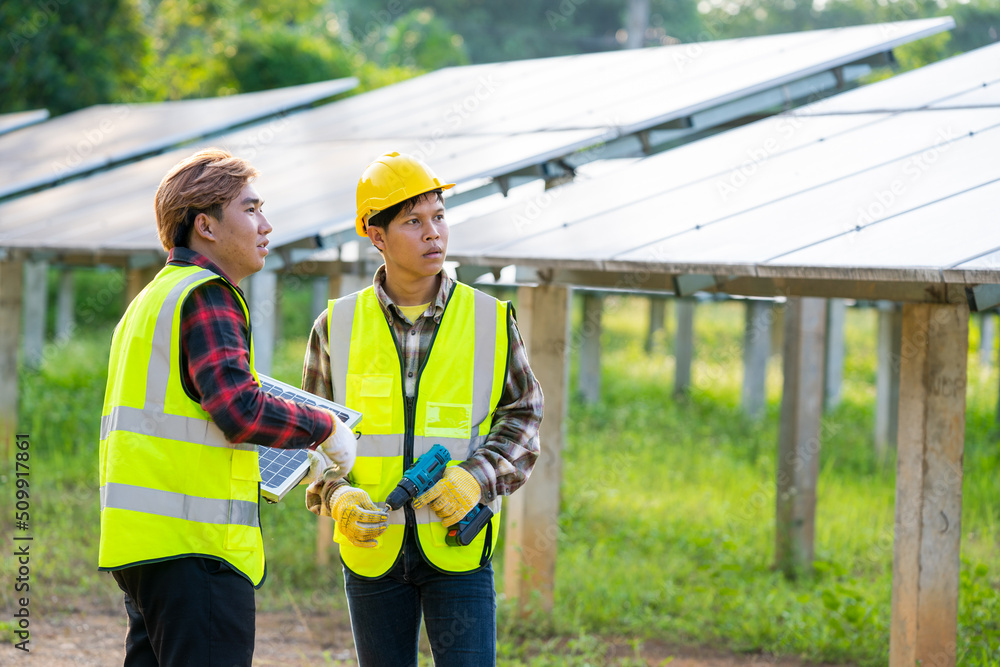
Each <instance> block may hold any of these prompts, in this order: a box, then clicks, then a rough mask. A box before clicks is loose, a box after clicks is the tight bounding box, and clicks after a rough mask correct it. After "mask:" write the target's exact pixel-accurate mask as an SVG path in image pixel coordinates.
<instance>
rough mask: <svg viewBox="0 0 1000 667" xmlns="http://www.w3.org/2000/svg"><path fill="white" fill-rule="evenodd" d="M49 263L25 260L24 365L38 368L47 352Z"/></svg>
mask: <svg viewBox="0 0 1000 667" xmlns="http://www.w3.org/2000/svg"><path fill="white" fill-rule="evenodd" d="M48 294H49V263H48V262H44V261H34V260H29V261H26V262H24V297H23V298H24V301H23V304H24V305H23V308H24V310H23V312H22V318H23V324H24V329H23V337H22V339H21V340H22V344H23V346H24V365H25V366H26V367H28V368H38V367H39V366H41V365H42V355H43V354H44V353H45V315H46V313H47V311H48V308H47V305H48Z"/></svg>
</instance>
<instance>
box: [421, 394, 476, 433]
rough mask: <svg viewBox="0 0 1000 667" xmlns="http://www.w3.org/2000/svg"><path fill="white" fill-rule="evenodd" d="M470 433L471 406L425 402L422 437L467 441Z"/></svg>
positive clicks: (466, 404)
mask: <svg viewBox="0 0 1000 667" xmlns="http://www.w3.org/2000/svg"><path fill="white" fill-rule="evenodd" d="M471 432H472V405H471V404H468V403H434V402H431V401H428V402H427V407H426V409H425V410H424V435H425V436H427V437H431V438H463V439H468V438H469V435H470V434H471Z"/></svg>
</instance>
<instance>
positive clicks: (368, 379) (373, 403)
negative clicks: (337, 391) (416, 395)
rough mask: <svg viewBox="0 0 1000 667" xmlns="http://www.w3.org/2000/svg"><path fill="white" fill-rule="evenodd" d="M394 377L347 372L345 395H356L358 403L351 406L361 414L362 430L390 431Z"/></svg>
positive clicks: (393, 402)
mask: <svg viewBox="0 0 1000 667" xmlns="http://www.w3.org/2000/svg"><path fill="white" fill-rule="evenodd" d="M395 383H396V382H395V377H394V376H392V375H362V374H359V373H348V375H347V395H348V396H357V397H358V405H357V406H353V405H352V406H351V407H353V408H355V409H357V410H359V411H360V412H361V413H362V414H363V415H364V417H363V420H362V423H361V429H362V431H365V432H368V433H391V432H392V427H393V405H394V404H395V401H394V400H393V399H394V397H395V396H396V394H397V393H398V392H393V385H394V384H395Z"/></svg>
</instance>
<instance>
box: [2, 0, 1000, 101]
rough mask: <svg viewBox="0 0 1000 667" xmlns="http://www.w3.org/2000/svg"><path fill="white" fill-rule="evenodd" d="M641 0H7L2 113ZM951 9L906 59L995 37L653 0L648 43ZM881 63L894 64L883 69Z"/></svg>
mask: <svg viewBox="0 0 1000 667" xmlns="http://www.w3.org/2000/svg"><path fill="white" fill-rule="evenodd" d="M629 6H630V2H629V0H509V1H507V2H495V1H493V0H426V1H425V2H414V1H413V0H383V1H382V2H379V3H370V2H367V1H366V0H281V1H280V2H279V1H277V0H269V1H268V2H264V3H261V2H258V1H256V0H87V1H84V0H31V1H30V2H29V0H2V2H0V30H2V34H3V35H4V42H3V46H2V47H0V57H2V67H0V90H3V92H4V95H3V96H2V97H0V112H5V111H18V110H23V109H30V108H37V107H45V108H48V109H49V110H50V112H52V113H53V114H58V113H63V112H66V111H70V110H73V109H77V108H81V107H85V106H89V105H92V104H98V103H103V102H120V101H142V100H150V101H154V100H167V99H184V98H190V97H206V96H217V95H227V94H233V93H239V92H248V91H255V90H263V89H269V88H275V87H282V86H291V85H296V84H302V83H310V82H314V81H321V80H325V79H332V78H338V77H343V76H350V75H353V76H357V77H359V78H360V79H361V87H360V90H368V89H371V88H375V87H378V86H381V85H385V84H387V83H392V82H395V81H398V80H401V79H405V78H408V77H411V76H414V75H415V74H418V73H420V72H423V71H429V70H433V69H437V68H440V67H445V66H452V65H462V64H466V63H469V62H472V63H482V62H496V61H503V60H519V59H524V58H538V57H544V56H557V55H567V54H574V53H584V52H591V51H603V50H612V49H619V48H622V46H623V43H624V42H625V37H626V34H627V32H626V31H627V26H628V24H629V21H628V16H627V14H628V11H629ZM942 15H952V16H954V18H955V21H956V24H957V25H956V28H955V30H953V31H952V32H951V37H950V39H949V37H948V36H938V37H935V38H932V39H925V40H921V41H919V42H916V43H914V44H912V45H904V46H902V47H899V48H897V49H896V53H897V56H898V59H899V61H900V63H901V64H902V65H903V67H904V68H907V67H916V66H920V65H923V64H926V63H928V62H932V61H934V60H937V59H939V58H943V57H946V56H949V55H952V54H954V53H959V52H963V51H967V50H970V49H973V48H977V47H979V46H983V45H984V44H988V43H990V42H995V41H997V39H998V33H1000V6H997V3H996V2H995V0H649V17H648V19H649V20H648V24H647V28H646V30H645V34H644V35H643V39H642V40H641V42H642V44H643V45H644V46H653V45H659V44H671V43H676V42H693V41H707V40H715V39H726V38H733V37H744V36H750V35H763V34H774V33H782V32H794V31H801V30H813V29H819V28H831V27H840V26H850V25H861V24H865V23H874V22H884V21H901V20H907V19H915V18H924V17H930V16H942ZM881 75H882V76H885V75H888V72H883V73H882V74H881Z"/></svg>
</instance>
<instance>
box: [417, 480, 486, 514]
mask: <svg viewBox="0 0 1000 667" xmlns="http://www.w3.org/2000/svg"><path fill="white" fill-rule="evenodd" d="M482 492H483V490H482V487H480V486H479V482H478V481H477V480H476V478H475V477H473V476H472V473H471V472H469V471H468V470H466V469H465V468H462V467H459V466H448V467H447V468H445V469H444V475H442V477H441V479H440V480H438V483H437V484H435V485H434V486H432V487H431V488H430V490H428V491H426V492H425V493H422V494H421V495H419V496H417V497H416V498H414V499H413V506H414V507H415V508H418V509H419V508H421V507H423V506H424V505H430V508H431V509H432V510H434V513H435V514H437V515H438V517H440V518H441V523H442V524H443V525H444V527H445V528H447V527H449V526H453V525H454V524H456V523H458V522H459V521H461V520H462V517H464V516H465V515H466V514H468V513H469V510H471V509H472V508H473V507H475V506H476V503H478V502H479V497H480V496H481V495H482Z"/></svg>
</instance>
